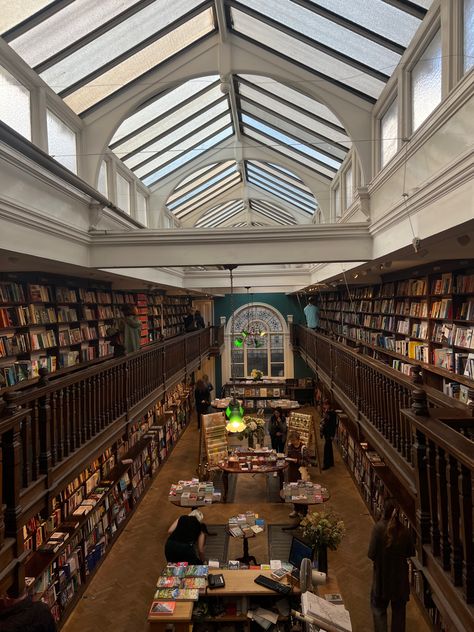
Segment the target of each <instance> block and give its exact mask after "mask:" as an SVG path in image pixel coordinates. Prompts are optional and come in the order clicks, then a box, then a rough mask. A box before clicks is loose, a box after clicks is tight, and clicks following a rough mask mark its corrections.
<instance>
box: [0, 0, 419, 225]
mask: <svg viewBox="0 0 474 632" xmlns="http://www.w3.org/2000/svg"><path fill="white" fill-rule="evenodd" d="M430 4H431V0H351V1H350V2H348V1H347V0H318V1H316V0H278V1H275V0H203V1H199V0H173V1H172V2H170V1H169V0H101V1H100V2H97V0H54V1H48V0H24V1H22V2H11V1H10V0H0V33H1V34H2V37H3V38H4V40H5V41H6V42H7V43H8V44H9V45H10V46H11V47H12V48H13V49H14V50H15V51H16V52H17V53H18V54H19V55H20V56H21V57H22V58H23V59H24V60H25V61H26V62H27V63H28V64H29V65H30V66H31V67H32V68H33V70H35V71H36V72H37V73H38V75H39V76H40V77H41V78H42V79H43V80H44V81H45V82H46V83H47V84H48V85H49V86H50V87H51V88H52V90H54V91H55V92H56V93H57V94H58V95H59V96H60V97H62V98H63V100H64V102H65V103H66V104H67V105H68V106H69V107H70V108H71V109H72V110H73V111H74V112H75V113H77V114H78V115H79V116H81V117H82V118H84V120H85V121H86V124H87V121H88V120H90V119H91V115H95V114H96V113H98V112H100V111H101V110H102V109H104V108H105V107H106V106H107V107H110V105H111V104H112V105H113V104H114V103H115V100H119V99H122V98H123V96H124V95H127V94H128V93H129V92H130V91H131V88H132V86H135V85H136V84H137V82H143V81H146V78H147V77H153V76H154V75H153V73H154V72H155V71H156V70H157V69H160V68H162V67H164V66H165V65H166V63H168V62H170V61H172V60H176V59H179V58H180V57H182V58H183V62H184V61H186V60H188V59H189V55H190V54H191V52H192V50H193V49H194V48H196V47H197V46H198V45H199V44H201V43H202V42H204V41H206V40H208V39H209V38H213V37H216V36H218V37H219V38H220V41H221V42H224V41H225V42H229V41H233V42H236V43H239V42H240V43H241V45H242V46H244V43H245V42H247V43H250V44H252V46H257V47H258V50H261V51H262V54H263V51H265V54H268V53H270V54H271V55H272V56H273V57H274V59H275V60H276V61H277V62H278V60H280V63H283V60H284V62H285V63H291V64H293V66H294V68H295V69H304V70H305V72H307V73H309V77H311V78H310V79H309V83H310V84H311V93H312V95H313V96H312V97H310V96H308V91H309V90H308V82H305V83H303V82H301V85H298V84H297V85H295V84H293V85H292V87H290V86H288V85H284V84H283V83H280V82H278V81H276V80H275V79H274V78H270V77H268V76H262V75H257V74H250V73H249V72H243V71H239V72H234V71H232V64H231V63H229V60H227V62H225V61H223V60H222V59H219V64H218V66H219V68H218V71H219V75H220V76H219V75H217V74H214V75H207V76H204V77H201V78H197V79H196V78H195V79H192V80H188V81H185V82H184V83H181V84H180V85H177V86H176V85H175V86H173V87H171V88H169V87H166V86H164V87H163V86H161V85H159V84H157V85H156V90H154V92H152V93H149V96H148V97H147V100H146V101H145V102H143V101H142V102H140V105H139V107H138V109H135V110H134V111H133V112H132V113H131V114H130V115H129V116H128V117H127V118H126V119H125V120H123V121H122V123H121V125H120V126H119V127H118V128H117V129H116V131H115V134H113V129H115V127H116V125H114V128H113V129H110V130H109V132H110V133H109V136H108V138H110V137H111V136H112V135H113V138H112V140H111V142H110V148H111V149H112V151H114V152H115V153H116V154H117V156H119V157H120V158H121V159H122V160H123V162H124V164H125V165H126V166H127V167H128V168H130V169H131V170H132V171H133V173H134V174H135V175H136V176H137V177H138V178H140V179H141V180H142V181H143V183H144V184H145V185H147V186H149V187H150V188H151V190H152V191H160V190H161V189H162V188H163V187H162V185H163V183H164V182H165V181H167V182H168V183H169V181H170V179H171V177H172V176H175V177H176V178H177V182H179V181H180V180H181V182H180V184H179V185H178V187H176V182H175V183H174V184H172V186H171V187H170V186H169V184H168V188H166V187H164V189H166V191H167V193H166V197H167V196H168V194H169V192H171V191H172V194H171V197H170V198H169V200H168V205H169V208H170V210H172V211H173V213H175V215H176V217H178V218H179V219H180V220H182V221H183V224H184V225H187V226H189V225H196V226H201V225H202V226H211V225H226V226H230V225H231V224H230V223H229V222H233V224H235V225H257V224H260V223H264V224H267V223H280V224H283V225H285V224H286V223H287V224H288V225H290V224H291V223H293V222H294V223H304V222H305V221H307V217H308V213H309V214H310V215H311V214H312V213H314V210H315V209H316V208H317V206H316V205H317V197H318V196H317V194H316V191H315V188H314V186H313V185H311V184H310V183H309V182H307V181H306V180H305V182H304V183H303V182H302V181H301V178H298V176H296V175H295V174H296V173H299V174H301V173H302V171H304V172H305V173H309V174H310V175H311V174H314V177H315V178H317V181H318V182H322V183H323V186H326V187H327V186H328V185H329V183H330V182H331V180H332V178H333V177H334V175H335V174H336V173H337V171H338V169H339V167H340V165H341V163H342V161H343V160H344V157H345V155H346V153H347V151H348V150H349V148H350V147H351V139H350V135H349V133H348V132H347V131H346V129H345V127H344V125H343V124H342V123H341V121H340V120H339V118H338V117H337V116H335V115H334V113H333V111H331V110H330V109H329V108H328V107H326V105H323V101H324V99H322V98H321V99H320V100H319V99H318V98H317V91H318V86H321V90H322V89H323V87H327V86H332V88H333V90H337V91H339V93H340V94H341V95H343V99H344V100H345V101H347V102H351V101H353V102H354V104H359V105H360V104H361V103H364V104H365V106H367V105H369V106H371V105H372V104H373V103H375V101H376V100H377V98H378V97H379V95H380V93H381V91H382V89H383V88H384V86H385V84H386V82H387V81H388V79H389V78H390V76H391V75H392V74H393V72H394V70H395V68H396V66H397V65H398V63H399V61H400V58H401V55H402V54H403V52H404V50H405V48H406V47H407V46H408V44H409V43H410V41H411V39H412V38H413V36H414V34H415V31H416V30H417V28H418V26H419V24H420V22H421V20H422V19H423V17H424V15H425V13H426V11H427V9H428V8H429V6H430ZM187 56H188V57H187ZM222 57H225V55H222ZM231 57H232V53H230V58H231ZM229 68H230V69H231V71H230V72H229ZM150 81H152V79H150ZM305 88H306V89H305ZM150 94H151V95H153V96H151V98H150ZM346 127H347V126H346ZM229 142H230V143H234V145H235V155H234V158H235V160H228V159H227V160H226V162H221V161H222V159H221V158H219V159H218V160H217V164H212V162H213V161H212V156H213V152H217V151H218V149H219V148H221V147H222V146H223V145H225V144H226V143H227V144H228V143H229ZM246 145H249V146H252V148H253V150H254V152H256V153H257V154H259V151H258V150H259V148H261V150H262V152H261V153H260V155H259V156H258V158H255V153H254V155H253V157H252V160H249V159H248V156H245V151H244V150H242V148H244V149H245V147H246ZM263 150H264V153H263ZM239 152H240V157H239ZM279 161H280V162H284V164H285V168H283V167H281V166H280V167H279V166H278V165H279ZM214 162H216V159H214ZM365 162H366V163H367V159H365ZM204 163H205V164H206V166H204V167H202V164H204ZM288 164H290V165H294V171H295V173H292V172H291V169H290V170H289V171H288ZM185 176H187V177H188V182H187V183H186V182H183V177H185ZM213 178H214V180H213ZM298 180H299V181H298ZM198 182H200V183H201V184H200V185H198V184H197V183H198ZM204 182H206V183H207V184H206V185H204ZM213 185H214V189H213V190H211V187H212V186H213ZM199 186H201V188H199ZM185 187H187V189H189V190H191V189H192V188H193V187H194V189H193V191H194V193H193V195H188V196H187V194H186V191H185V190H184V188H185ZM239 187H240V191H239V192H238V194H236V196H234V197H232V196H233V195H234V189H235V190H236V191H237V190H238V189H239ZM212 192H214V193H216V195H215V196H212V195H211V193H212ZM217 192H218V193H217ZM259 192H260V193H261V194H260V193H259ZM225 193H227V197H226V196H225V195H224V194H225ZM199 195H200V196H202V197H201V201H202V204H201V203H198V202H199V199H200V198H199V197H197V196H199ZM193 196H196V197H193ZM223 196H224V198H225V199H221V198H223ZM214 198H219V199H214ZM315 198H316V200H315ZM165 199H166V198H165ZM195 203H198V204H196V206H193V204H195ZM310 221H311V220H310ZM215 222H217V224H216V223H215Z"/></svg>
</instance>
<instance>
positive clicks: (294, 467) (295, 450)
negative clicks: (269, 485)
mask: <svg viewBox="0 0 474 632" xmlns="http://www.w3.org/2000/svg"><path fill="white" fill-rule="evenodd" d="M286 455H287V456H286V458H287V460H288V482H289V483H296V481H298V480H299V479H300V478H301V476H300V467H303V466H304V465H306V462H307V452H306V447H305V445H304V443H303V442H302V441H301V436H300V433H299V432H298V431H297V430H292V431H291V432H290V433H289V435H288V445H287V446H286ZM306 509H307V506H306ZM297 515H298V511H297V507H296V505H294V508H293V511H292V512H291V513H290V518H296V516H297Z"/></svg>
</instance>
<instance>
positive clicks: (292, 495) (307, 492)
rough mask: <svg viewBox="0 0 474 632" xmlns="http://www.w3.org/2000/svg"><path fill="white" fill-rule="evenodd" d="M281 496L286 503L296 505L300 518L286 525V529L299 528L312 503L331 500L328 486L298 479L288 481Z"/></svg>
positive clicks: (317, 503) (318, 503) (316, 503)
mask: <svg viewBox="0 0 474 632" xmlns="http://www.w3.org/2000/svg"><path fill="white" fill-rule="evenodd" d="M280 496H281V498H282V500H283V501H284V502H285V503H291V504H293V505H294V506H295V509H296V511H297V512H298V515H299V518H298V520H297V522H296V523H295V524H294V525H291V527H285V530H288V531H292V530H293V529H297V528H298V527H299V525H300V522H301V520H302V519H303V518H304V516H306V514H307V513H308V508H309V506H310V505H320V504H322V503H325V502H326V501H327V500H329V497H330V495H329V491H328V489H327V488H326V487H322V486H321V485H318V483H312V482H311V481H298V482H297V483H286V485H284V486H283V489H282V490H281V491H280Z"/></svg>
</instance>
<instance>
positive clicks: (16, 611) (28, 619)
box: [0, 589, 57, 632]
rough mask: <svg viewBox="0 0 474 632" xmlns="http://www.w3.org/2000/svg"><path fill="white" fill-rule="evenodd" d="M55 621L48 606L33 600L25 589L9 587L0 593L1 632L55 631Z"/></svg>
mask: <svg viewBox="0 0 474 632" xmlns="http://www.w3.org/2000/svg"><path fill="white" fill-rule="evenodd" d="M56 629H57V628H56V622H55V620H54V618H53V615H52V614H51V612H50V610H49V608H48V606H47V605H46V604H45V603H44V602H42V601H33V600H32V598H31V597H30V596H29V595H28V594H27V592H26V591H24V592H22V593H18V592H17V591H15V590H14V589H9V590H8V591H7V592H6V593H4V594H3V595H0V631H1V632H56Z"/></svg>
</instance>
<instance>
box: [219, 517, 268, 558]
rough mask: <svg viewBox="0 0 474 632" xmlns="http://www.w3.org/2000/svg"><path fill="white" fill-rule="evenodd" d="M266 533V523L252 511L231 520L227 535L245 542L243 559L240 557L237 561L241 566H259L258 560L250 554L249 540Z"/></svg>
mask: <svg viewBox="0 0 474 632" xmlns="http://www.w3.org/2000/svg"><path fill="white" fill-rule="evenodd" d="M263 532H264V522H263V520H259V519H258V517H257V516H256V515H255V514H254V513H253V512H251V511H249V512H247V513H246V514H240V515H238V516H234V517H232V518H229V523H228V525H227V533H228V534H229V535H230V536H231V537H232V538H240V539H241V540H242V542H243V553H242V557H238V558H237V560H238V561H239V562H240V563H241V564H246V565H247V566H250V564H254V565H255V566H256V565H257V560H256V559H255V556H254V555H250V553H249V542H248V541H249V539H250V538H255V537H256V536H257V535H260V534H261V533H263Z"/></svg>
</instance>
